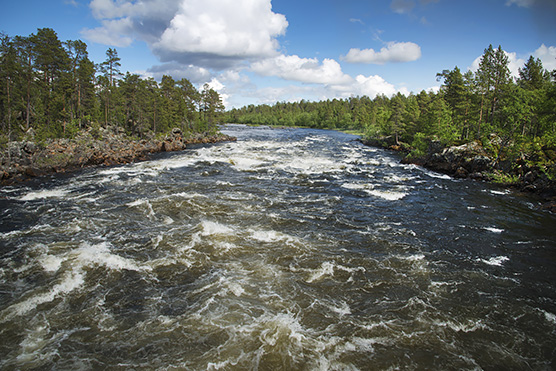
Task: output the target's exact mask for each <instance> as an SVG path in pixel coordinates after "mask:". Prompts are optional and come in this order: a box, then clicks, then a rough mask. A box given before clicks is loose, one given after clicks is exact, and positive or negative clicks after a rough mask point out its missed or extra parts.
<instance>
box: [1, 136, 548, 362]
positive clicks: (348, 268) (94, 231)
mask: <svg viewBox="0 0 556 371" xmlns="http://www.w3.org/2000/svg"><path fill="white" fill-rule="evenodd" d="M223 132H224V133H226V134H230V135H234V136H237V137H238V141H237V142H232V143H221V144H217V145H211V146H204V147H192V148H190V149H188V150H186V151H184V152H181V153H174V154H161V155H158V156H156V157H154V158H153V159H152V160H150V161H147V162H141V163H137V164H131V165H126V166H118V167H109V168H94V169H86V170H84V171H81V172H79V173H73V174H67V175H63V176H57V177H52V178H46V179H42V180H40V182H39V181H37V182H36V183H28V184H24V185H20V186H16V187H5V188H2V189H1V190H0V198H1V199H0V368H1V369H7V370H15V369H26V370H28V369H40V370H49V369H52V370H54V369H56V370H59V369H111V370H119V369H121V370H124V369H136V370H138V369H169V370H173V369H183V370H257V369H258V370H396V369H402V370H406V369H409V370H411V369H416V370H423V369H430V370H440V369H448V370H450V369H451V370H456V369H457V370H459V369H465V370H476V369H484V370H502V369H505V370H509V369H511V370H550V369H555V368H556V217H555V216H554V215H553V214H550V213H548V212H544V211H539V210H538V204H537V202H536V201H535V200H534V199H532V198H528V196H525V195H520V194H516V193H512V192H510V191H506V190H504V189H500V188H496V187H494V186H492V185H487V184H484V183H480V182H474V181H468V180H454V179H451V178H449V177H447V176H444V175H441V174H438V173H434V172H431V171H428V170H425V169H423V168H419V167H416V166H413V165H402V164H400V163H399V158H398V157H396V155H395V154H392V153H389V152H386V151H384V150H381V149H376V148H371V147H366V146H363V145H362V144H361V143H359V142H357V141H355V139H356V137H354V136H351V135H347V134H343V133H338V132H332V131H319V130H309V129H284V130H282V129H269V128H263V127H259V128H247V127H243V126H235V125H231V126H227V127H225V128H224V129H223Z"/></svg>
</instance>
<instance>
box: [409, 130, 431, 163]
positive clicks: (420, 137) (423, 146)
mask: <svg viewBox="0 0 556 371" xmlns="http://www.w3.org/2000/svg"><path fill="white" fill-rule="evenodd" d="M429 141H430V140H428V139H427V137H426V135H425V133H416V134H415V135H414V136H413V142H411V147H412V148H413V149H412V150H411V152H410V153H409V156H410V157H412V158H419V157H423V156H425V155H426V154H427V152H428V149H429Z"/></svg>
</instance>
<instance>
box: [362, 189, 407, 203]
mask: <svg viewBox="0 0 556 371" xmlns="http://www.w3.org/2000/svg"><path fill="white" fill-rule="evenodd" d="M366 192H367V193H368V194H370V195H372V196H375V197H379V198H382V199H384V200H388V201H398V200H401V199H402V198H404V197H405V196H407V193H405V192H395V191H379V190H377V189H371V190H366Z"/></svg>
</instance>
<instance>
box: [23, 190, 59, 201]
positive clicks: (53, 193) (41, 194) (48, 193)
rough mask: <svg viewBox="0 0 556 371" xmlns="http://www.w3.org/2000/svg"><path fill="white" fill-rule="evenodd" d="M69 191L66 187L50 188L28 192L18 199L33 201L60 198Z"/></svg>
mask: <svg viewBox="0 0 556 371" xmlns="http://www.w3.org/2000/svg"><path fill="white" fill-rule="evenodd" d="M68 193H69V190H67V189H51V190H42V191H34V192H29V193H27V194H26V195H24V196H21V197H20V198H19V200H20V201H35V200H40V199H44V198H62V197H64V196H65V195H67V194H68Z"/></svg>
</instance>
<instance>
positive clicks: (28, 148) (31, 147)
mask: <svg viewBox="0 0 556 371" xmlns="http://www.w3.org/2000/svg"><path fill="white" fill-rule="evenodd" d="M23 150H24V151H25V152H27V153H28V154H33V153H35V152H37V145H36V144H35V143H33V142H24V143H23Z"/></svg>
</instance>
